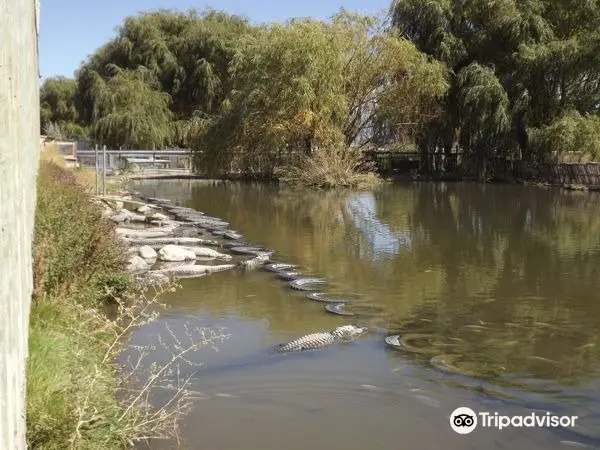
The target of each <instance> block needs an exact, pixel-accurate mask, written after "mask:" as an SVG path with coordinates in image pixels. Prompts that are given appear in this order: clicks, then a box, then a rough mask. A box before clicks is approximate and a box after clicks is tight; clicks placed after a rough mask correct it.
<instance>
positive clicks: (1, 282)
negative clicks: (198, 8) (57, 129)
mask: <svg viewBox="0 0 600 450" xmlns="http://www.w3.org/2000/svg"><path fill="white" fill-rule="evenodd" d="M38 21H39V1H36V0H3V1H2V2H0V446H1V447H2V448H5V449H11V450H13V449H16V450H21V449H25V448H26V442H25V404H26V402H25V386H26V383H25V368H26V359H27V345H28V332H29V306H30V301H31V292H32V270H31V264H32V257H31V253H32V248H31V247H32V234H33V220H34V214H35V199H36V191H35V188H36V176H37V168H38V159H39V152H40V109H39V71H38V39H37V37H38V31H39V22H38Z"/></svg>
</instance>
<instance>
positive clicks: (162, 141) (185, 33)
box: [77, 10, 250, 148]
mask: <svg viewBox="0 0 600 450" xmlns="http://www.w3.org/2000/svg"><path fill="white" fill-rule="evenodd" d="M249 30H250V27H249V25H248V24H247V22H246V20H244V19H242V18H240V17H237V16H229V15H227V14H225V13H221V12H215V11H211V10H209V11H207V12H205V13H203V14H199V13H198V12H196V11H195V10H191V11H190V12H187V13H179V12H173V11H169V10H158V11H152V12H146V13H142V14H139V15H138V16H135V17H128V18H126V19H125V20H124V22H123V25H122V26H121V27H120V29H119V33H118V36H117V37H116V38H114V39H112V40H111V41H109V42H108V43H106V44H105V45H104V46H102V47H101V48H99V49H98V50H97V51H96V52H95V53H94V54H93V55H92V56H91V57H90V58H89V59H88V60H87V61H86V62H85V63H84V64H83V66H82V67H81V68H80V70H79V71H78V73H77V106H78V110H79V113H80V117H81V120H83V121H85V122H86V123H89V124H90V125H92V127H93V129H94V131H95V136H96V137H97V138H98V139H100V140H102V141H104V142H105V143H107V144H111V145H124V146H127V147H130V148H140V147H148V146H152V145H156V146H157V147H163V146H167V145H178V146H188V145H189V139H190V137H192V135H194V134H196V133H197V132H199V129H198V121H197V120H196V118H197V117H201V116H203V115H204V114H207V113H210V114H213V113H215V112H216V111H217V110H218V109H219V108H220V104H221V102H222V101H223V99H224V97H225V95H226V92H227V91H228V89H229V87H230V81H229V63H230V60H231V56H232V54H233V51H234V48H235V44H234V43H235V41H236V40H237V39H238V38H239V36H241V35H244V34H246V33H248V32H249ZM148 112H150V113H151V115H150V116H146V113H148ZM190 133H192V134H190Z"/></svg>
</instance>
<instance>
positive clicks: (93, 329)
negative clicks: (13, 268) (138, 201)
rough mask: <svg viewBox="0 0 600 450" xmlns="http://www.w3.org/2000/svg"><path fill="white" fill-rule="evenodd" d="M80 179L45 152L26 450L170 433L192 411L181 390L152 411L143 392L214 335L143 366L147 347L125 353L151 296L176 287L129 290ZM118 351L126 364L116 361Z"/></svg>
mask: <svg viewBox="0 0 600 450" xmlns="http://www.w3.org/2000/svg"><path fill="white" fill-rule="evenodd" d="M84 180H85V177H81V176H80V174H79V173H77V172H74V171H72V170H70V169H66V168H64V167H61V166H59V165H58V164H56V163H55V162H53V161H52V160H51V159H50V158H47V155H46V154H44V158H43V159H42V161H41V165H40V170H39V175H38V180H37V184H38V186H37V205H36V217H35V233H34V264H33V278H34V292H33V296H32V305H31V316H30V323H29V325H30V329H29V357H28V362H27V364H28V367H27V371H28V375H27V442H28V447H29V448H32V449H52V450H53V449H61V450H63V449H69V448H70V449H116V448H124V447H125V446H126V445H127V444H130V443H132V442H134V441H137V440H141V439H153V438H168V437H171V436H173V434H174V433H177V425H178V421H179V419H180V418H181V416H182V415H183V414H185V413H186V411H187V410H188V407H189V399H188V395H187V392H186V391H185V390H184V387H185V384H183V385H182V386H181V388H180V389H179V390H178V391H177V392H176V393H175V394H174V395H173V396H172V397H171V398H169V399H168V400H167V403H166V404H164V405H162V406H161V405H156V404H154V405H151V404H150V402H149V394H150V393H151V391H152V390H153V389H154V388H155V387H156V386H157V385H158V384H159V383H161V382H163V381H164V379H165V377H166V375H167V374H168V373H169V371H171V370H173V369H174V366H175V365H177V364H179V363H180V362H181V361H182V360H183V358H184V357H185V355H186V354H187V353H188V352H191V351H194V350H196V349H198V348H199V347H200V346H202V345H205V344H207V343H209V342H210V343H211V344H213V342H212V340H214V339H217V338H220V336H211V335H209V334H207V332H206V331H205V330H193V331H195V335H193V336H190V342H191V343H190V344H189V345H187V346H186V345H182V344H181V341H178V342H177V343H176V344H173V345H172V346H170V347H169V348H167V355H170V356H172V357H171V359H170V360H168V361H167V362H165V361H164V360H162V361H160V362H157V363H154V364H150V363H146V360H145V359H146V358H147V357H151V355H152V353H153V348H152V346H153V344H148V345H147V346H142V347H139V348H137V347H136V348H135V349H128V348H127V347H126V344H127V338H128V337H129V335H130V333H131V332H132V331H133V330H134V329H135V328H137V327H139V326H141V325H144V324H145V323H148V322H150V321H152V320H154V319H156V317H157V314H156V310H157V307H160V306H161V305H160V304H159V303H158V298H160V296H161V295H162V294H164V292H166V290H169V289H173V287H172V286H168V285H167V286H166V287H165V286H163V287H161V288H160V289H158V290H156V291H155V292H154V294H152V295H147V290H146V289H145V288H142V287H140V286H137V285H135V284H134V282H133V279H132V278H131V277H130V276H129V275H128V274H127V273H126V271H125V264H126V252H125V251H124V248H123V247H122V246H121V245H120V244H119V241H118V239H117V237H116V234H115V233H114V231H113V225H112V224H111V223H110V222H109V221H108V220H107V219H105V218H103V217H102V208H101V207H100V205H98V204H95V203H93V202H92V201H91V197H90V195H89V194H88V193H87V192H86V190H87V189H88V188H87V187H86V186H85V185H84V184H82V182H85V181H84ZM123 351H125V352H126V354H128V356H129V357H130V358H131V357H133V359H132V361H133V362H134V363H133V364H129V365H127V364H124V365H122V366H119V365H117V364H116V361H117V360H118V358H120V357H121V356H122V354H123V353H122V352H123ZM138 351H139V355H138V354H137V352H138ZM167 359H168V358H167ZM128 361H129V360H128ZM129 362H131V361H129Z"/></svg>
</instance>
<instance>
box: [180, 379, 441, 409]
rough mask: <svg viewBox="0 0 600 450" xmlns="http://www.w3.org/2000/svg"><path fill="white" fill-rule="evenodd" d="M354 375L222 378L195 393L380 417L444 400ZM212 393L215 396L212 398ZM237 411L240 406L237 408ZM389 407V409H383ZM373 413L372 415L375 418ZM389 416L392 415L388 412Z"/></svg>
mask: <svg viewBox="0 0 600 450" xmlns="http://www.w3.org/2000/svg"><path fill="white" fill-rule="evenodd" d="M360 378H361V377H356V376H353V375H352V374H351V375H349V376H347V377H345V376H339V375H338V374H336V376H335V377H327V376H318V375H307V374H298V375H295V376H293V375H290V374H285V375H282V376H274V375H273V374H269V373H262V374H260V375H257V376H246V377H240V376H237V377H235V376H234V377H221V378H219V380H215V381H214V382H206V381H203V380H198V382H197V383H194V385H193V386H192V389H196V388H197V389H199V390H201V391H202V392H203V393H205V394H206V395H207V396H208V397H209V398H210V397H214V395H215V393H217V392H218V393H227V394H229V395H230V396H231V397H230V398H229V399H231V400H235V401H236V402H239V406H240V407H241V408H249V409H252V408H253V405H255V404H256V403H257V402H258V403H259V404H261V405H262V406H263V407H264V405H277V406H278V407H284V406H285V407H289V408H297V407H300V408H301V407H303V406H305V407H310V408H317V409H320V410H327V409H330V408H334V407H336V406H335V405H336V404H339V403H343V404H344V405H345V407H357V408H362V407H366V405H369V411H371V413H376V412H377V411H380V412H381V414H384V412H383V411H384V410H385V411H388V409H389V408H400V407H402V408H405V407H406V404H407V402H411V401H412V402H419V403H421V404H425V405H429V406H432V407H436V408H437V407H439V405H440V400H438V399H436V398H434V397H431V396H429V395H426V393H423V392H411V391H410V390H409V389H390V388H384V387H381V386H378V385H377V384H372V383H370V382H369V381H370V380H361V379H360ZM211 393H212V394H211ZM236 407H237V405H236ZM383 407H385V409H382V408H383ZM371 413H370V414H371ZM385 414H388V412H385Z"/></svg>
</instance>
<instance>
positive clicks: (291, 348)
mask: <svg viewBox="0 0 600 450" xmlns="http://www.w3.org/2000/svg"><path fill="white" fill-rule="evenodd" d="M367 331H368V328H364V327H356V326H354V325H344V326H341V327H337V328H336V329H334V330H331V331H323V332H320V333H313V334H307V335H305V336H302V337H301V338H298V339H295V340H293V341H291V342H288V343H287V344H280V345H278V346H276V347H275V349H274V352H275V353H289V352H301V351H304V350H316V349H318V348H323V347H327V346H329V345H331V344H333V343H335V342H340V343H341V342H350V341H352V340H353V339H355V338H356V337H358V336H360V335H361V334H364V333H366V332H367Z"/></svg>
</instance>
